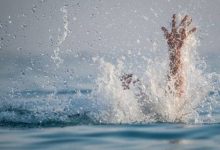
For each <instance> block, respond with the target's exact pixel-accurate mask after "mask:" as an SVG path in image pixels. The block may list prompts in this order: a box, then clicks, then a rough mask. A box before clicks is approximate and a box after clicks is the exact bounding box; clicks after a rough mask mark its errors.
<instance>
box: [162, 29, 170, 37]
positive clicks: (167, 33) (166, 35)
mask: <svg viewBox="0 0 220 150" xmlns="http://www.w3.org/2000/svg"><path fill="white" fill-rule="evenodd" d="M161 30H162V31H163V32H164V36H165V37H166V38H168V36H169V32H168V30H167V29H166V28H165V27H161Z"/></svg>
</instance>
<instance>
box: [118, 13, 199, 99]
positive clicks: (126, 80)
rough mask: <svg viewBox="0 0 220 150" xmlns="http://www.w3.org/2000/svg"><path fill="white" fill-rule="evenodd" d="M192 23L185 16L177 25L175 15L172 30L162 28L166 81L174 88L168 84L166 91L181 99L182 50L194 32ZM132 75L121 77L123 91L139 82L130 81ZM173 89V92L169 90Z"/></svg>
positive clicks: (182, 89) (182, 82) (182, 79)
mask: <svg viewBox="0 0 220 150" xmlns="http://www.w3.org/2000/svg"><path fill="white" fill-rule="evenodd" d="M191 23H192V18H191V17H189V16H188V15H186V16H185V17H183V18H182V19H181V21H180V23H179V25H177V23H176V15H175V14H174V15H173V17H172V28H171V31H170V32H169V31H168V30H167V29H166V28H165V27H162V28H161V29H162V31H163V32H164V37H165V39H166V41H167V45H168V49H169V50H168V52H169V72H168V81H172V83H173V84H174V85H173V86H174V88H171V87H170V86H172V85H171V84H168V89H169V92H170V93H173V94H174V95H175V96H178V97H182V96H183V95H184V85H185V83H184V82H185V80H184V79H185V77H184V74H183V58H182V50H183V46H184V44H185V42H186V39H187V37H188V36H189V35H190V34H192V33H193V32H195V31H196V28H195V27H194V28H192V29H189V27H190V25H191ZM132 77H133V74H124V75H122V76H121V78H120V80H121V82H122V87H123V89H124V90H127V89H129V88H130V84H135V83H136V82H137V81H139V80H133V79H132ZM171 89H173V90H171Z"/></svg>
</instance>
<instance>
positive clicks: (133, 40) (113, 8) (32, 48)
mask: <svg viewBox="0 0 220 150" xmlns="http://www.w3.org/2000/svg"><path fill="white" fill-rule="evenodd" d="M219 10H220V1H219V0H81V1H80V0H64V1H61V0H0V38H1V43H0V47H1V48H0V82H1V85H0V91H4V90H11V89H12V88H13V87H14V88H15V90H19V88H21V89H26V88H27V89H28V88H44V87H46V88H51V87H53V86H57V85H61V88H65V87H64V84H63V82H69V83H71V86H70V85H69V86H70V87H77V86H79V85H78V83H77V82H78V81H80V80H82V81H84V82H88V83H89V82H91V81H89V79H88V78H87V77H88V75H93V74H95V73H94V68H96V66H95V65H93V64H92V58H96V57H97V56H99V57H102V56H103V57H104V56H105V57H107V58H108V57H109V58H111V57H115V58H117V57H121V55H124V54H126V53H128V51H131V52H132V53H138V52H140V53H141V55H148V52H149V50H150V49H151V48H152V44H153V42H156V43H157V44H159V45H158V49H165V48H166V45H165V42H164V41H163V35H162V32H161V30H160V28H161V26H169V21H170V18H171V16H172V14H173V13H180V14H182V15H185V14H188V15H190V16H192V18H193V22H194V25H195V26H197V28H198V32H197V33H196V36H197V38H198V39H199V40H200V46H199V47H198V53H199V54H200V55H201V56H202V57H205V59H206V61H207V65H208V66H209V68H208V70H211V71H217V72H220V65H219V56H220V55H219V54H220V52H219V47H220V43H219V39H220V36H219V33H220V28H219V27H220V21H219V20H220V11H219ZM65 17H66V18H65ZM65 19H66V22H65ZM65 25H66V26H65ZM65 28H66V29H67V30H66V29H65ZM65 33H66V35H64V34H65ZM58 47H59V50H58V51H57V48H58ZM162 52H165V51H162ZM56 56H58V57H59V58H60V59H61V60H62V64H61V67H59V68H57V66H56V62H55V63H54V59H53V58H54V57H56ZM58 61H59V60H58ZM70 76H72V77H71V78H70ZM60 79H62V80H60ZM80 86H81V85H80ZM85 86H86V85H85ZM16 88H17V89H16ZM67 88H69V87H67Z"/></svg>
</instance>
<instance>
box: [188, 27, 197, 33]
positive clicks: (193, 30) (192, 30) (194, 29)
mask: <svg viewBox="0 0 220 150" xmlns="http://www.w3.org/2000/svg"><path fill="white" fill-rule="evenodd" d="M193 32H196V27H194V28H192V29H191V30H190V31H189V32H188V34H192V33H193Z"/></svg>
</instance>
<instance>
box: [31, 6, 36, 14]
mask: <svg viewBox="0 0 220 150" xmlns="http://www.w3.org/2000/svg"><path fill="white" fill-rule="evenodd" d="M36 9H37V6H36V5H33V7H32V9H31V10H32V12H33V13H35V12H36Z"/></svg>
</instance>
